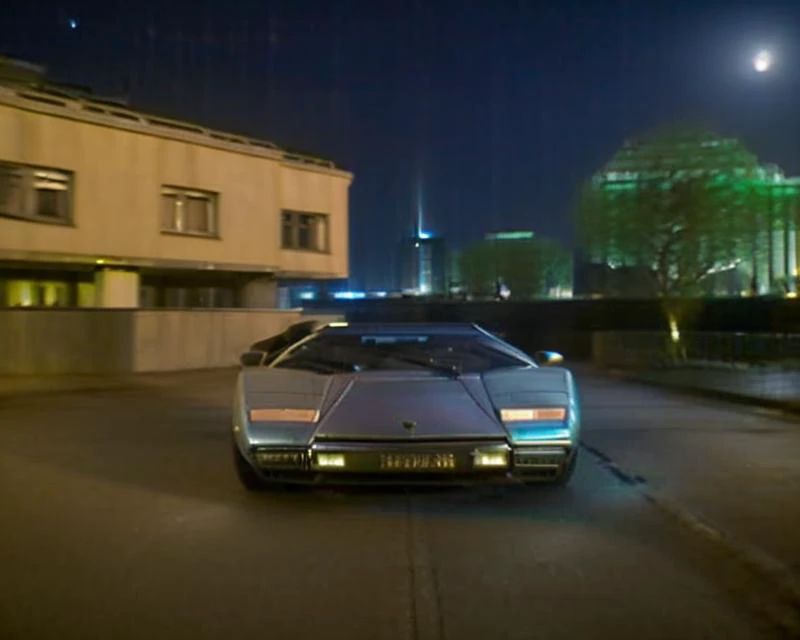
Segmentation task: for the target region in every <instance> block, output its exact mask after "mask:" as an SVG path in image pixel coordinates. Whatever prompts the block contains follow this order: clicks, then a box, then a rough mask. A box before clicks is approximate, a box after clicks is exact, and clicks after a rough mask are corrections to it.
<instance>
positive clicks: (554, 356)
mask: <svg viewBox="0 0 800 640" xmlns="http://www.w3.org/2000/svg"><path fill="white" fill-rule="evenodd" d="M533 359H534V361H535V362H536V364H538V365H539V366H540V367H554V366H556V365H559V364H561V363H563V362H564V356H562V355H561V354H560V353H557V352H556V351H537V352H536V353H534V354H533Z"/></svg>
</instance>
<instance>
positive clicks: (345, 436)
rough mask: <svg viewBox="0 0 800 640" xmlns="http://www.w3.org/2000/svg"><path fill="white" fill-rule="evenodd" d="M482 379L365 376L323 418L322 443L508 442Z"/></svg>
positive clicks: (319, 434) (357, 378)
mask: <svg viewBox="0 0 800 640" xmlns="http://www.w3.org/2000/svg"><path fill="white" fill-rule="evenodd" d="M505 436H506V431H505V429H504V428H503V426H502V424H501V423H500V421H499V420H498V419H497V418H496V416H495V415H494V412H493V410H492V407H491V403H489V402H488V398H486V394H485V392H484V391H483V389H482V385H481V382H480V378H479V377H478V376H470V377H461V378H458V379H453V378H446V377H444V378H443V377H438V376H432V377H431V376H422V377H420V376H416V375H413V374H412V375H404V376H400V377H398V376H396V375H394V376H392V375H389V376H384V375H360V376H354V377H352V378H351V379H350V381H349V383H348V385H347V387H346V388H345V389H343V390H342V392H341V394H340V395H339V397H338V398H337V399H336V400H335V401H334V402H333V404H332V406H331V407H330V408H329V410H328V411H326V412H325V413H324V414H323V415H322V416H321V419H320V423H319V427H318V428H317V430H316V433H315V438H316V439H318V440H373V439H375V440H385V439H403V440H408V439H469V438H476V439H483V438H504V437H505Z"/></svg>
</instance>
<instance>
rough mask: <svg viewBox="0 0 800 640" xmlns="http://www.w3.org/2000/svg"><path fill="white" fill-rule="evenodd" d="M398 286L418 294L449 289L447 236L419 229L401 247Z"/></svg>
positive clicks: (398, 263)
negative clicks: (443, 236)
mask: <svg viewBox="0 0 800 640" xmlns="http://www.w3.org/2000/svg"><path fill="white" fill-rule="evenodd" d="M396 287H397V288H398V289H400V290H401V291H404V292H411V293H415V294H417V295H430V294H443V293H446V292H447V247H446V245H445V241H444V238H442V237H439V236H434V235H432V234H430V233H427V232H425V231H421V230H420V229H417V230H416V233H415V235H413V236H411V237H409V238H403V239H402V240H401V241H400V244H399V246H398V253H397V277H396Z"/></svg>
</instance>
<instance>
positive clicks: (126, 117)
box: [0, 81, 352, 179]
mask: <svg viewBox="0 0 800 640" xmlns="http://www.w3.org/2000/svg"><path fill="white" fill-rule="evenodd" d="M0 104H5V105H8V106H11V107H16V108H20V109H25V110H27V111H33V112H37V113H43V114H46V115H51V116H55V117H62V118H68V119H72V120H80V121H83V122H88V123H92V124H97V125H100V126H107V127H114V128H117V129H124V130H128V131H133V132H136V133H144V134H149V135H155V136H159V137H163V138H169V139H173V140H180V141H182V142H190V143H193V144H200V145H204V146H209V147H214V148H217V149H222V150H226V151H233V152H235V153H246V154H249V155H257V156H261V157H269V158H273V159H276V160H279V161H282V162H285V163H288V164H294V165H305V166H308V167H309V168H314V169H323V170H325V169H327V170H329V171H332V172H335V173H340V174H343V175H346V176H347V177H349V178H350V179H352V174H351V173H349V172H348V171H346V170H345V169H343V168H342V167H339V166H338V165H337V164H336V163H335V162H334V161H333V160H329V159H326V158H320V157H318V156H315V155H309V154H305V153H299V152H294V151H291V150H289V149H286V148H283V147H279V146H278V145H277V144H275V143H274V142H270V141H268V140H260V139H258V138H251V137H249V136H244V135H239V134H235V133H229V132H225V131H218V130H215V129H209V128H207V127H203V126H201V125H199V124H195V123H191V122H187V121H183V120H174V119H171V118H166V117H161V116H156V115H152V114H147V113H144V112H142V111H136V110H134V109H131V108H129V107H127V106H125V105H122V104H116V103H114V102H112V101H109V100H108V99H102V98H93V97H91V96H81V95H74V94H72V93H70V92H69V91H68V90H67V89H65V88H64V87H58V86H49V87H48V86H43V87H38V88H33V87H26V86H19V85H16V84H4V83H3V82H2V81H0Z"/></svg>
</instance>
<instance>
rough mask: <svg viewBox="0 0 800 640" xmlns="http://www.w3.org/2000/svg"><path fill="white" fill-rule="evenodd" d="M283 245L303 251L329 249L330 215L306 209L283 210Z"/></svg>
mask: <svg viewBox="0 0 800 640" xmlns="http://www.w3.org/2000/svg"><path fill="white" fill-rule="evenodd" d="M281 247H282V248H284V249H299V250H302V251H318V252H320V253H324V252H327V251H328V216H327V215H325V214H324V213H309V212H306V211H283V212H282V214H281Z"/></svg>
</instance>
